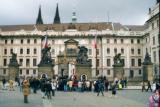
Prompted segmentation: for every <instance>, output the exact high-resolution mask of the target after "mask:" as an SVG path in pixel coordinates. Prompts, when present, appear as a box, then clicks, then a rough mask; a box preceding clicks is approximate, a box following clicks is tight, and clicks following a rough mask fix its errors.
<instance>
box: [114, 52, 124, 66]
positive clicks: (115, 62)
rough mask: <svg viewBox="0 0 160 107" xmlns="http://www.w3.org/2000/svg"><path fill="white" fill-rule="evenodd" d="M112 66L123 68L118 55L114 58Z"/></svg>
mask: <svg viewBox="0 0 160 107" xmlns="http://www.w3.org/2000/svg"><path fill="white" fill-rule="evenodd" d="M114 66H124V64H123V61H122V59H121V54H120V53H119V54H117V55H115V56H114Z"/></svg>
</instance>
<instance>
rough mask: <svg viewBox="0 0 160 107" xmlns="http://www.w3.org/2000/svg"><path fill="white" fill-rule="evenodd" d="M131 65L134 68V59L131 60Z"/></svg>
mask: <svg viewBox="0 0 160 107" xmlns="http://www.w3.org/2000/svg"><path fill="white" fill-rule="evenodd" d="M131 65H132V66H133V67H134V66H135V59H131Z"/></svg>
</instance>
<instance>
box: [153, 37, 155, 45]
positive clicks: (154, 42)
mask: <svg viewBox="0 0 160 107" xmlns="http://www.w3.org/2000/svg"><path fill="white" fill-rule="evenodd" d="M153 45H155V36H154V37H153Z"/></svg>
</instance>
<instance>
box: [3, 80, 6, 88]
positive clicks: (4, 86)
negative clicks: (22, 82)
mask: <svg viewBox="0 0 160 107" xmlns="http://www.w3.org/2000/svg"><path fill="white" fill-rule="evenodd" d="M2 83H3V88H2V89H3V90H5V89H6V79H5V78H3V79H2Z"/></svg>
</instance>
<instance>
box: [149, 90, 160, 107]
mask: <svg viewBox="0 0 160 107" xmlns="http://www.w3.org/2000/svg"><path fill="white" fill-rule="evenodd" d="M159 92H160V91H159V90H156V91H155V93H153V95H151V96H150V98H149V101H148V107H160V105H159V104H160V93H159Z"/></svg>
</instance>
